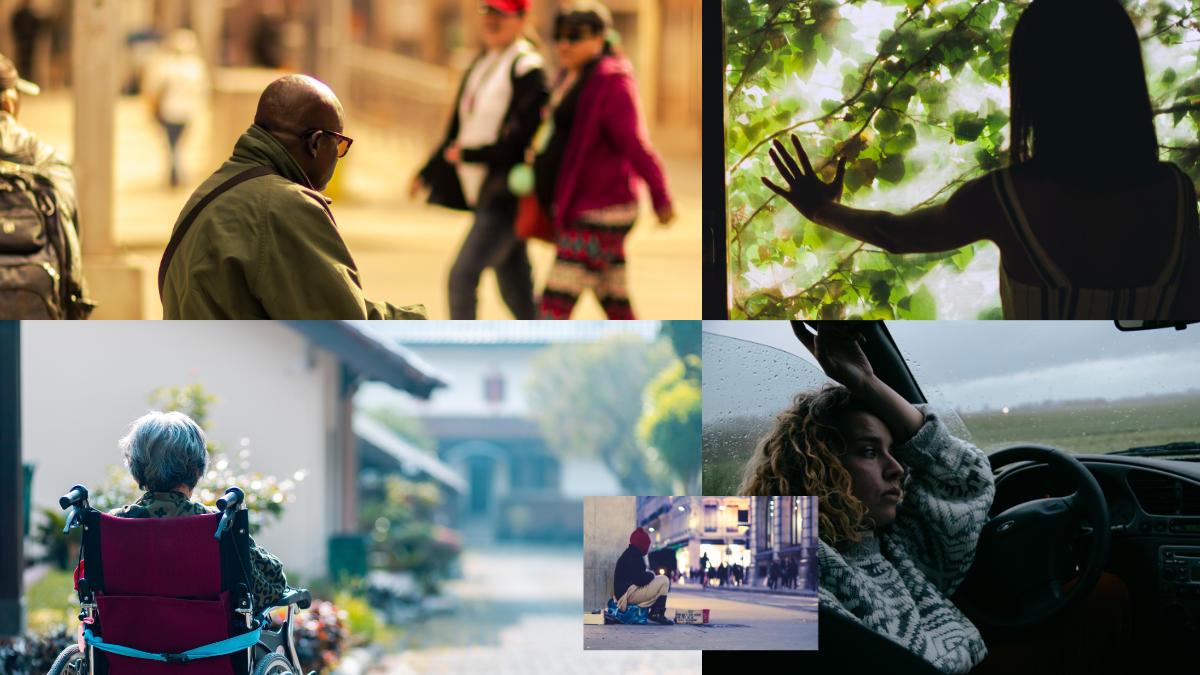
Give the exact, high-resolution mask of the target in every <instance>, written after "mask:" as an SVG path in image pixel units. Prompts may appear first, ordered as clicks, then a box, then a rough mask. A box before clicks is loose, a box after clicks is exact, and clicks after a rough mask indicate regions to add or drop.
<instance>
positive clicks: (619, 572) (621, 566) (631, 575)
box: [613, 544, 654, 598]
mask: <svg viewBox="0 0 1200 675" xmlns="http://www.w3.org/2000/svg"><path fill="white" fill-rule="evenodd" d="M653 580H654V572H651V571H650V570H648V569H646V565H645V563H643V562H642V552H641V550H640V549H638V547H636V546H634V545H633V544H630V545H629V548H627V549H625V552H624V553H622V554H621V557H620V558H617V567H616V570H615V571H614V572H613V597H614V598H620V597H621V596H622V595H624V594H625V589H627V588H629V584H633V585H634V586H645V585H646V584H648V583H650V582H651V581H653Z"/></svg>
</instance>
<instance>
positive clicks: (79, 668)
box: [47, 645, 86, 675]
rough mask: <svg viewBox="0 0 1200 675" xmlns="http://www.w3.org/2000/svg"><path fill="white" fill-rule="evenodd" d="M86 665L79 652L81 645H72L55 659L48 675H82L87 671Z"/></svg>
mask: <svg viewBox="0 0 1200 675" xmlns="http://www.w3.org/2000/svg"><path fill="white" fill-rule="evenodd" d="M85 663H86V661H85V659H84V657H83V654H81V653H80V652H79V645H71V646H70V647H67V648H66V649H64V650H62V652H60V653H59V655H58V658H56V659H54V665H52V666H50V672H49V673H47V675H80V674H81V673H83V672H84V671H85V670H86V668H85V666H84V664H85Z"/></svg>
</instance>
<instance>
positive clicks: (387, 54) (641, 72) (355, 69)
mask: <svg viewBox="0 0 1200 675" xmlns="http://www.w3.org/2000/svg"><path fill="white" fill-rule="evenodd" d="M20 1H21V0H0V13H3V15H4V16H5V17H8V16H10V15H11V14H12V12H14V11H15V10H16V8H17V7H18V6H19V3H20ZM606 4H607V5H608V7H609V9H610V10H611V11H612V14H613V22H614V25H615V28H616V30H617V31H618V33H619V34H620V36H621V49H622V51H623V52H624V53H625V54H626V55H627V56H628V57H629V58H630V60H631V61H632V62H633V65H634V68H635V72H636V74H637V79H638V86H639V89H640V93H641V99H642V104H643V107H644V109H645V113H646V117H647V120H648V121H649V122H650V124H651V126H652V127H660V128H662V129H664V130H666V129H670V130H677V129H686V130H687V132H688V133H693V134H694V135H695V136H696V137H698V136H699V129H700V120H701V111H700V54H701V51H700V50H701V35H700V27H701V24H700V2H699V0H607V2H606ZM70 5H71V1H70V0H34V2H33V7H34V9H35V11H36V12H37V13H38V14H39V15H40V16H41V17H42V18H43V19H44V22H45V26H46V30H45V31H43V32H44V33H45V35H44V36H42V37H41V38H40V40H41V41H42V46H41V47H39V49H40V50H41V51H40V52H39V53H42V52H44V53H45V54H46V55H47V59H45V60H48V55H49V53H50V46H51V45H50V43H51V28H53V29H54V30H56V31H57V33H56V35H59V37H56V38H54V39H55V40H56V45H57V44H58V43H62V42H67V43H69V42H70V36H69V35H63V33H64V30H67V29H68V28H69V27H70V25H71V24H70V14H71V12H70V9H71V8H70ZM557 6H558V5H557V3H555V2H547V1H542V0H534V2H533V5H532V8H531V11H530V22H529V25H530V32H531V33H533V34H534V35H535V36H536V37H537V39H538V40H537V41H538V42H539V43H540V44H541V46H542V49H543V50H544V52H545V53H546V56H547V61H548V62H549V63H550V64H552V65H553V64H555V62H556V57H555V55H554V44H553V19H554V13H555V9H556V8H557ZM478 14H479V2H478V0H222V1H217V0H120V2H119V24H120V25H119V26H118V27H117V28H116V31H115V32H116V33H117V34H118V36H119V39H120V41H121V42H122V44H124V45H125V46H126V49H125V50H123V51H122V57H121V59H122V63H121V64H120V65H121V69H122V78H121V81H122V83H123V84H125V83H128V82H130V81H135V76H136V73H137V71H138V69H139V67H140V66H139V64H140V62H141V60H142V59H144V58H145V55H146V53H147V50H149V49H152V48H153V46H154V44H155V42H156V40H157V38H159V37H161V36H164V35H166V34H168V33H169V32H170V31H171V30H173V29H175V28H191V29H192V30H194V31H196V34H197V35H198V37H199V39H200V44H201V46H202V52H203V53H204V55H205V57H206V59H207V61H208V63H209V64H210V66H211V67H212V68H213V69H218V68H230V67H232V68H244V67H264V68H270V69H283V70H289V71H300V72H307V73H312V74H314V75H317V76H318V77H321V78H322V79H324V80H325V81H327V82H329V83H330V84H331V85H332V86H333V87H334V89H335V91H338V92H339V93H342V92H347V93H344V94H343V98H346V97H348V96H350V94H349V93H348V92H350V91H353V92H354V97H355V99H356V102H357V103H361V104H362V105H363V106H366V107H369V108H370V109H373V110H375V111H376V112H378V113H381V114H382V113H383V111H384V110H387V109H389V108H391V107H392V106H393V105H394V103H395V102H396V101H400V100H405V99H406V98H407V99H409V102H410V103H413V102H415V103H424V102H431V101H429V99H430V97H433V98H438V99H440V104H439V105H440V106H441V110H440V111H439V112H438V116H439V117H443V118H444V117H446V114H445V113H446V108H447V107H448V106H449V104H450V101H451V100H452V97H453V95H454V87H455V85H456V83H457V81H458V78H459V76H460V74H461V73H462V71H463V70H464V69H465V68H466V66H467V65H468V64H469V63H470V61H471V59H472V58H474V55H475V54H476V52H477V51H478V49H479V45H480V44H481V38H480V22H479V20H478ZM6 23H7V22H6ZM11 44H12V41H11V37H8V41H7V43H6V42H4V41H0V47H5V48H8V46H9V45H11ZM60 48H61V47H60ZM46 67H47V68H49V65H48V64H47V66H46ZM39 70H40V68H39ZM39 74H40V73H39ZM400 83H405V84H406V85H407V86H404V87H401V88H396V87H394V86H391V85H396V84H400ZM410 112H412V111H410Z"/></svg>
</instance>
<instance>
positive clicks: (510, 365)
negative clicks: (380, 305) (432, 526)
mask: <svg viewBox="0 0 1200 675" xmlns="http://www.w3.org/2000/svg"><path fill="white" fill-rule="evenodd" d="M381 329H385V330H386V331H387V332H388V334H389V335H390V336H391V338H392V339H393V340H395V341H397V342H398V343H401V344H403V345H404V346H405V347H406V348H408V349H410V350H411V351H412V352H414V353H415V354H416V355H417V356H418V357H419V359H420V360H421V362H423V363H425V364H428V367H429V368H431V369H433V370H434V371H435V372H437V373H438V374H439V377H441V378H444V379H445V381H446V382H447V383H448V385H449V386H447V387H446V388H445V389H442V390H439V391H438V392H437V394H436V395H434V396H432V397H430V398H429V399H428V400H417V399H411V398H408V397H395V396H391V395H390V394H389V392H387V391H380V390H379V387H372V388H370V389H369V390H364V392H363V395H362V396H360V397H359V398H358V400H357V401H356V404H357V405H358V406H359V407H360V408H373V407H380V406H393V405H394V406H396V407H397V408H399V409H401V410H403V411H404V412H406V413H408V414H410V415H413V416H414V417H416V418H417V419H418V420H420V422H421V424H422V426H423V427H424V429H425V431H426V433H428V434H429V435H430V436H431V437H433V439H434V440H435V441H436V443H437V455H438V458H439V459H440V460H441V461H442V462H444V463H445V464H446V465H447V466H449V467H450V468H451V469H452V470H454V471H455V472H456V473H457V474H458V475H460V476H462V477H463V479H464V481H465V487H464V490H463V491H462V492H461V493H460V495H459V503H458V508H457V513H458V516H459V518H460V523H461V525H462V528H463V529H464V530H466V531H467V532H468V536H474V537H485V538H492V537H494V538H497V539H502V540H505V539H519V540H545V541H578V540H579V538H580V537H581V536H582V533H583V521H582V510H581V508H582V503H583V497H584V496H591V495H617V494H620V483H619V481H618V480H617V478H616V477H615V476H614V475H613V474H612V472H611V471H609V470H608V468H607V467H605V465H604V464H603V463H601V462H600V461H599V460H596V459H590V458H580V457H562V456H559V455H558V454H557V453H556V452H554V451H552V450H551V449H550V448H549V447H548V446H547V444H546V441H545V438H544V437H543V435H542V432H541V430H540V428H539V427H538V424H537V422H536V421H535V420H534V419H533V418H532V417H531V415H530V410H529V402H528V401H527V399H526V397H525V384H526V382H527V380H528V379H529V377H530V376H531V375H530V361H531V359H532V358H533V357H534V355H536V354H537V353H538V352H539V351H541V350H543V349H545V348H547V347H548V346H550V345H553V344H562V343H566V342H594V341H596V340H599V339H601V338H602V337H603V336H605V335H610V334H616V333H628V332H631V331H632V332H635V333H637V334H639V335H640V336H641V337H643V338H644V339H645V340H647V342H649V341H652V340H653V339H654V338H655V337H656V336H657V333H658V330H659V326H658V322H653V321H649V322H646V321H638V322H620V323H610V322H589V321H582V322H527V321H439V322H430V323H428V324H421V323H408V324H400V323H396V324H394V325H389V326H384V327H381Z"/></svg>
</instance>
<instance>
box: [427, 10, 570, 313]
mask: <svg viewBox="0 0 1200 675" xmlns="http://www.w3.org/2000/svg"><path fill="white" fill-rule="evenodd" d="M529 5H530V0H486V1H485V2H484V3H483V6H482V8H481V15H480V20H481V22H482V28H483V41H484V49H483V51H481V52H480V53H479V55H478V56H476V57H475V61H474V62H473V63H472V64H471V67H470V68H468V69H467V72H466V74H465V75H464V76H463V81H462V84H461V85H460V87H459V91H458V98H457V100H456V101H455V105H454V113H453V114H452V115H451V117H450V127H449V129H448V130H447V132H446V137H445V139H444V140H443V141H442V143H441V145H439V146H438V148H437V150H435V151H434V153H433V156H432V157H430V159H429V161H428V162H426V164H425V166H424V167H423V168H422V169H421V171H420V173H419V174H418V175H417V177H416V178H415V179H414V180H413V184H412V189H411V190H410V193H411V194H413V195H416V193H417V192H418V190H419V189H420V188H421V187H428V188H431V193H430V196H429V201H430V202H431V203H434V204H440V205H442V206H448V207H451V208H457V209H473V210H474V211H475V222H474V223H472V225H471V230H470V231H469V232H468V233H467V237H466V239H465V240H463V243H462V247H461V248H460V249H459V251H458V257H457V258H456V259H455V261H454V265H453V267H451V268H450V279H449V288H448V290H449V295H450V318H451V319H474V318H475V309H476V304H477V302H478V298H477V297H476V294H477V290H478V287H479V277H480V275H481V274H483V270H484V269H486V268H488V267H491V268H492V269H493V270H495V272H496V281H497V283H498V284H499V286H500V296H501V297H502V298H503V299H504V304H505V305H507V306H508V310H509V311H510V312H512V315H513V317H514V318H517V319H534V318H537V308H536V305H535V304H534V300H533V269H532V267H531V266H530V264H529V255H528V253H527V252H526V250H525V242H524V241H521V240H520V239H518V238H517V235H516V232H515V230H514V229H513V219H514V218H515V216H516V211H517V198H516V196H515V195H514V194H513V192H512V190H511V189H510V187H509V185H510V181H509V174H510V173H511V172H512V171H513V167H515V166H517V165H519V164H521V163H522V161H523V160H524V158H525V152H526V149H527V148H528V147H529V143H530V141H531V140H532V139H533V135H534V133H535V132H536V131H537V128H538V124H539V122H540V121H541V114H542V108H543V107H544V106H545V104H546V99H547V98H548V97H549V94H548V92H547V91H546V74H545V69H544V67H543V59H542V56H541V54H539V53H538V51H537V47H536V46H535V45H534V44H533V42H532V41H530V40H529V39H527V38H526V37H524V36H523V34H524V32H525V28H526V21H527V13H528V11H529Z"/></svg>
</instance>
